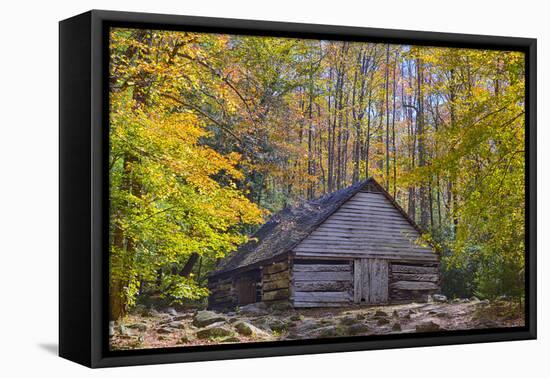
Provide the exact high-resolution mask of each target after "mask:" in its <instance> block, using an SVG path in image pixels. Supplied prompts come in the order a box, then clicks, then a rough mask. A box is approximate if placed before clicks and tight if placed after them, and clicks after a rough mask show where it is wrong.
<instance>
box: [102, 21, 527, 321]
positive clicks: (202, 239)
mask: <svg viewBox="0 0 550 378" xmlns="http://www.w3.org/2000/svg"><path fill="white" fill-rule="evenodd" d="M524 64H525V62H524V57H523V55H522V54H520V53H515V52H504V51H486V50H465V49H448V48H433V47H418V46H399V45H387V44H371V43H351V42H336V41H316V40H297V39H281V38H265V37H246V36H227V35H215V34H193V33H183V32H164V31H163V32H159V31H148V30H124V29H115V30H114V31H113V32H112V34H111V67H110V86H111V125H110V127H111V128H110V133H111V135H110V137H111V154H110V177H111V199H112V208H111V251H110V256H111V259H110V266H111V282H110V283H111V310H112V314H111V316H112V317H113V318H118V317H120V316H121V315H123V314H124V313H125V311H126V310H127V309H128V308H129V307H131V306H132V305H134V304H135V303H136V301H140V300H146V299H147V298H150V297H154V296H160V297H163V299H165V300H167V301H171V302H174V301H175V302H181V303H189V302H190V301H197V302H200V301H201V300H203V299H201V298H204V297H205V296H206V295H207V291H206V289H205V288H204V286H205V279H206V274H207V273H208V272H209V271H210V270H212V269H213V268H214V267H215V263H216V261H217V260H218V259H220V258H223V257H224V256H227V254H229V253H231V252H232V251H234V250H235V249H236V247H237V246H238V245H239V244H240V243H242V242H244V241H245V240H246V235H247V234H249V233H250V232H252V231H253V230H254V229H255V228H256V227H258V226H259V225H260V224H261V223H262V222H263V221H264V220H265V219H266V218H267V217H268V216H269V214H270V213H273V212H276V211H278V210H280V209H281V208H283V207H284V206H287V205H292V204H294V203H297V202H301V201H304V200H307V199H311V198H314V197H317V196H319V195H322V194H324V193H328V192H331V191H334V190H337V189H340V188H343V187H346V186H348V185H350V184H351V183H353V182H356V181H358V180H362V179H364V178H366V177H369V176H374V177H375V178H376V179H377V180H378V181H379V182H380V183H381V184H382V185H384V186H385V187H386V188H387V190H388V191H389V192H390V194H392V195H393V196H394V197H395V198H396V200H397V201H398V202H399V203H400V204H401V205H402V206H403V208H404V209H405V210H406V211H407V212H408V213H409V215H410V216H411V217H413V218H414V219H415V220H416V221H417V222H418V223H419V224H420V225H421V226H422V227H423V228H424V229H426V230H427V234H426V237H427V238H429V239H431V240H432V241H433V242H434V243H436V244H437V245H438V246H439V248H440V250H441V251H442V256H443V264H442V265H443V277H444V281H443V290H444V293H445V294H447V295H448V296H450V297H453V296H460V297H463V296H469V295H474V294H475V295H478V296H482V297H495V296H501V295H506V296H509V297H513V298H518V299H520V298H521V297H522V296H523V283H524V270H523V267H524V260H523V255H524V210H523V209H524V205H525V203H524V201H525V198H524V174H525V169H524V153H525V151H524V138H525V133H524V126H525V124H524V90H525V87H524V69H525V67H524Z"/></svg>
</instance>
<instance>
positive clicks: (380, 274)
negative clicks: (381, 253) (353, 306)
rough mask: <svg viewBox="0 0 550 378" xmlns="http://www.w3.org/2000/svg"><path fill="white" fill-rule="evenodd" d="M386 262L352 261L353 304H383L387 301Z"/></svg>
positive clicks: (380, 260) (374, 260)
mask: <svg viewBox="0 0 550 378" xmlns="http://www.w3.org/2000/svg"><path fill="white" fill-rule="evenodd" d="M388 273H389V270H388V262H387V261H386V260H382V259H356V260H355V261H354V293H353V301H354V302H355V303H361V302H363V301H364V302H365V303H367V304H384V303H387V302H388V301H389V295H388V293H389V278H388Z"/></svg>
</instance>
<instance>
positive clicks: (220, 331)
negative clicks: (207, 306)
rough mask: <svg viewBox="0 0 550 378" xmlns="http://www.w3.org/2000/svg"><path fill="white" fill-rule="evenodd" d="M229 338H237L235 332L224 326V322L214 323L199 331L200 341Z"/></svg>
mask: <svg viewBox="0 0 550 378" xmlns="http://www.w3.org/2000/svg"><path fill="white" fill-rule="evenodd" d="M228 336H235V332H234V331H233V330H232V329H231V328H229V327H228V326H226V325H224V322H219V323H214V324H211V325H209V326H207V327H206V328H203V329H200V330H198V331H197V337H198V338H199V339H214V338H219V337H228Z"/></svg>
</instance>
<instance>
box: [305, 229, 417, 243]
mask: <svg viewBox="0 0 550 378" xmlns="http://www.w3.org/2000/svg"><path fill="white" fill-rule="evenodd" d="M324 237H332V238H334V239H344V240H347V239H357V238H368V239H369V240H373V241H374V240H376V241H378V240H380V241H394V242H402V241H403V242H407V243H418V242H423V240H422V239H421V238H420V234H418V232H410V233H407V232H401V229H399V230H395V231H391V232H387V230H385V229H382V228H372V229H370V230H361V229H355V228H340V229H336V228H331V229H329V228H327V227H320V228H318V229H317V230H315V231H313V232H312V233H311V234H310V235H309V236H308V238H324Z"/></svg>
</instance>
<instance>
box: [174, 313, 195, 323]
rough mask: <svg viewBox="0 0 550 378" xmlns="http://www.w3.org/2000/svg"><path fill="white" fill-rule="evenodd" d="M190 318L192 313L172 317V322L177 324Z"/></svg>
mask: <svg viewBox="0 0 550 378" xmlns="http://www.w3.org/2000/svg"><path fill="white" fill-rule="evenodd" d="M192 317H193V313H191V312H188V313H185V314H183V315H178V316H174V317H173V318H172V320H174V321H176V322H179V321H182V320H186V319H190V318H192Z"/></svg>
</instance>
